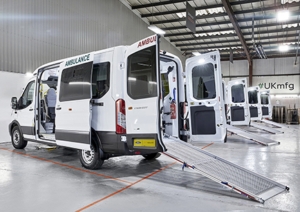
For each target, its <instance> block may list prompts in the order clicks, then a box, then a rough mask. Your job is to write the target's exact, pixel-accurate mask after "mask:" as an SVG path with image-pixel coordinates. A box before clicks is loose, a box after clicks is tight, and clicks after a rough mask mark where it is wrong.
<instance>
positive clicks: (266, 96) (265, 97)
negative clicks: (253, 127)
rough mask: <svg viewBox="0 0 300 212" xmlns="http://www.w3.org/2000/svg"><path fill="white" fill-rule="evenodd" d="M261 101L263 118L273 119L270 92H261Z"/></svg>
mask: <svg viewBox="0 0 300 212" xmlns="http://www.w3.org/2000/svg"><path fill="white" fill-rule="evenodd" d="M260 101H261V110H262V117H263V118H267V119H272V109H273V108H272V104H271V96H270V90H261V91H260Z"/></svg>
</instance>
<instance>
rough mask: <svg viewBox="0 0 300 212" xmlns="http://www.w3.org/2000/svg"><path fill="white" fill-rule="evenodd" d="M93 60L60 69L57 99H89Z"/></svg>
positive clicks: (62, 100)
mask: <svg viewBox="0 0 300 212" xmlns="http://www.w3.org/2000/svg"><path fill="white" fill-rule="evenodd" d="M92 65H93V62H89V63H85V64H82V65H78V66H73V67H70V68H66V69H64V70H63V71H62V75H61V84H60V91H59V101H61V102H64V101H71V100H80V99H89V98H90V96H91V71H92Z"/></svg>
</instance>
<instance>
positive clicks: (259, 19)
mask: <svg viewBox="0 0 300 212" xmlns="http://www.w3.org/2000/svg"><path fill="white" fill-rule="evenodd" d="M226 15H227V13H217V14H213V15H201V16H196V17H195V18H196V19H207V18H215V17H220V16H226ZM299 15H300V12H291V13H290V16H299ZM253 18H254V21H261V20H267V19H275V18H277V17H276V15H273V14H272V15H266V16H255V17H253ZM184 21H186V18H177V19H171V20H170V19H169V20H161V21H150V24H167V23H173V22H184ZM248 21H252V17H251V18H244V19H239V20H238V22H248ZM211 25H219V24H218V22H214V23H211Z"/></svg>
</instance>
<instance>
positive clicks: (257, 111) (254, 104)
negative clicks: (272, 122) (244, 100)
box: [248, 86, 262, 121]
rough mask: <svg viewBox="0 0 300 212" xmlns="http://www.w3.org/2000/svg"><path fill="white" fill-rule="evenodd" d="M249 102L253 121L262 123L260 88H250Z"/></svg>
mask: <svg viewBox="0 0 300 212" xmlns="http://www.w3.org/2000/svg"><path fill="white" fill-rule="evenodd" d="M248 100H249V110H250V117H251V120H253V121H260V120H261V119H262V112H261V103H260V101H261V100H260V91H259V87H258V86H253V87H249V88H248Z"/></svg>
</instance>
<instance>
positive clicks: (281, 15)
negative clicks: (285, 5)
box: [277, 10, 290, 21]
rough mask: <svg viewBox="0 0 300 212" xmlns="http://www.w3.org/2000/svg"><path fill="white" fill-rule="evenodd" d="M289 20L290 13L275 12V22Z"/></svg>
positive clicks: (283, 11)
mask: <svg viewBox="0 0 300 212" xmlns="http://www.w3.org/2000/svg"><path fill="white" fill-rule="evenodd" d="M289 18H290V11H288V10H280V11H278V12H277V21H287V20H289Z"/></svg>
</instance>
